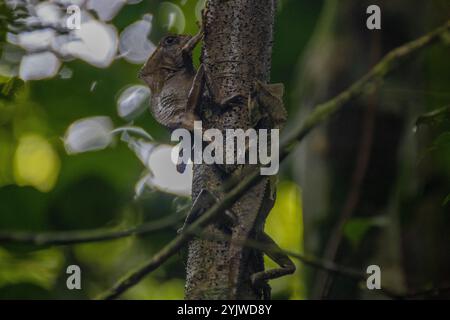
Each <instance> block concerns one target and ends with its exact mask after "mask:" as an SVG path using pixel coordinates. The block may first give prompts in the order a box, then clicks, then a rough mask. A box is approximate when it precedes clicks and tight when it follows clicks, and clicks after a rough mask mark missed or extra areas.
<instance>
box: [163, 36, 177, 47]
mask: <svg viewBox="0 0 450 320" xmlns="http://www.w3.org/2000/svg"><path fill="white" fill-rule="evenodd" d="M176 40H177V38H176V37H174V36H168V37H166V38H165V39H164V44H165V45H168V46H170V45H172V44H174V43H175V42H176Z"/></svg>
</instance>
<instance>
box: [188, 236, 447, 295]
mask: <svg viewBox="0 0 450 320" xmlns="http://www.w3.org/2000/svg"><path fill="white" fill-rule="evenodd" d="M196 234H197V235H198V236H199V237H200V238H203V239H206V240H212V241H228V242H230V243H233V244H236V245H240V246H245V247H248V248H253V249H257V250H261V251H263V252H265V253H282V254H285V255H288V256H290V257H292V258H295V259H297V260H299V261H300V262H301V263H303V264H304V265H305V266H308V267H311V268H316V269H319V270H323V271H325V272H327V273H330V274H334V275H339V276H343V277H346V278H349V279H352V280H354V281H357V282H360V281H366V280H367V273H364V272H363V271H359V270H357V269H353V268H349V267H346V266H342V265H339V264H337V263H335V262H333V261H331V260H322V259H319V258H316V257H312V256H307V255H304V254H300V253H297V252H293V251H289V250H285V249H282V248H279V247H278V248H275V247H273V246H268V245H266V244H264V243H262V242H259V241H256V240H254V239H247V240H237V239H232V238H231V236H229V235H225V234H224V235H221V236H218V235H217V234H213V233H208V232H201V230H197V231H196ZM373 292H375V293H376V292H381V293H383V294H384V295H386V296H387V297H389V298H392V299H398V300H407V299H414V298H418V297H426V296H438V295H441V294H444V293H450V287H435V288H430V289H423V290H420V291H416V292H408V293H400V292H398V291H397V290H394V289H392V288H388V287H385V286H382V287H381V288H380V289H378V290H375V291H373Z"/></svg>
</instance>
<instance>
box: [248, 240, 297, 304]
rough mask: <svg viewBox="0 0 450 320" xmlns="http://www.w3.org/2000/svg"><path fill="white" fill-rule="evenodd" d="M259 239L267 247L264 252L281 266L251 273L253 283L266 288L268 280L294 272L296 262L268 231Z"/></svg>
mask: <svg viewBox="0 0 450 320" xmlns="http://www.w3.org/2000/svg"><path fill="white" fill-rule="evenodd" d="M259 241H261V242H262V244H263V245H264V246H265V247H266V251H264V253H266V254H267V255H268V256H269V257H270V258H271V259H272V260H273V261H274V262H276V263H277V264H278V265H279V266H280V268H276V269H271V270H264V271H260V272H256V273H254V274H252V275H251V281H252V285H253V286H254V287H261V288H263V289H265V288H267V286H268V285H267V281H268V280H271V279H277V278H280V277H283V276H285V275H289V274H292V273H294V272H295V264H294V263H293V262H292V260H291V259H289V257H288V256H287V255H286V254H284V253H282V251H281V248H280V247H279V246H278V245H277V244H276V243H275V241H274V240H273V239H272V238H271V237H270V236H269V235H268V234H267V233H264V232H263V233H262V234H261V235H260V237H259ZM264 291H265V290H264ZM265 297H266V294H265Z"/></svg>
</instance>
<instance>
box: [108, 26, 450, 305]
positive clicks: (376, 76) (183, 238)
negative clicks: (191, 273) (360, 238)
mask: <svg viewBox="0 0 450 320" xmlns="http://www.w3.org/2000/svg"><path fill="white" fill-rule="evenodd" d="M449 29H450V20H449V21H447V23H446V24H444V25H443V26H441V27H439V28H437V29H436V30H434V31H432V32H430V33H428V34H426V35H424V36H422V37H421V38H418V39H416V40H414V41H411V42H408V43H406V44H404V45H402V46H400V47H398V48H397V49H394V50H393V51H391V52H390V53H388V54H387V55H386V56H385V57H384V58H383V59H382V60H381V61H380V62H379V63H378V64H376V65H375V66H374V67H373V68H372V69H371V70H370V71H369V73H367V74H366V75H365V76H364V77H362V78H361V79H360V80H359V81H357V82H356V83H355V84H353V85H352V86H350V88H349V89H347V90H345V91H344V92H342V93H340V94H339V95H338V96H336V97H335V98H333V99H331V100H329V101H328V102H325V103H323V104H320V105H318V106H317V107H316V108H315V110H314V111H313V112H312V113H311V114H310V115H309V116H308V117H307V118H306V119H305V121H304V123H303V124H302V125H301V126H300V127H299V128H298V129H297V130H293V131H292V132H291V133H290V134H289V135H287V136H286V137H285V139H284V140H283V142H282V144H281V156H280V160H281V161H283V160H284V159H285V158H286V157H287V156H288V155H289V153H290V151H291V150H292V148H293V147H294V146H295V145H296V144H297V143H298V142H300V141H301V140H303V139H304V138H305V137H306V136H307V135H308V133H309V132H310V131H311V130H312V129H314V128H315V127H316V126H318V125H319V124H321V123H322V122H324V121H325V120H327V119H328V118H330V117H331V116H332V115H333V114H335V113H336V112H337V111H338V110H339V109H340V108H342V107H343V106H344V105H345V104H346V103H348V102H349V101H350V100H352V99H354V98H356V97H358V96H359V95H361V94H363V93H364V92H365V91H366V90H367V88H368V87H369V85H374V84H377V83H378V82H379V81H380V80H382V79H383V78H384V77H385V76H386V75H387V74H388V73H389V72H391V71H392V70H393V69H394V68H395V66H397V65H398V63H399V62H401V61H402V60H403V59H404V58H405V57H408V56H410V55H411V54H413V53H416V52H417V51H418V50H420V49H422V48H424V47H426V46H429V45H431V44H432V43H434V42H435V41H437V40H438V39H439V38H440V37H441V36H442V35H443V34H444V33H445V32H447V31H448V30H449ZM261 178H262V176H260V175H259V170H254V171H253V172H252V173H250V174H249V175H247V176H246V177H245V179H244V180H243V181H241V182H240V183H239V184H238V185H237V186H236V187H235V188H234V189H233V190H231V192H229V193H227V194H226V195H225V197H224V198H223V200H222V201H221V202H219V203H216V204H215V205H214V206H213V207H211V208H210V209H209V210H207V211H206V212H205V213H204V214H203V215H202V216H201V217H200V218H199V219H197V220H196V221H195V222H194V223H193V224H191V225H189V226H188V227H187V228H186V229H185V230H184V232H183V233H182V234H180V235H178V236H177V237H176V238H175V239H174V240H172V241H171V242H170V243H168V244H167V245H166V246H165V247H163V248H162V249H161V251H159V252H158V253H157V254H156V255H155V256H153V257H152V258H151V259H150V260H149V261H148V262H147V263H145V264H143V265H142V266H141V267H139V268H137V269H136V270H134V271H132V272H130V273H129V274H128V275H127V276H125V277H124V278H123V279H122V280H120V281H119V282H117V283H116V285H114V287H113V288H111V289H110V290H108V291H107V292H106V293H104V294H103V295H101V297H100V298H102V299H115V298H117V297H118V296H120V295H121V294H122V293H123V292H125V291H126V290H128V289H129V288H131V287H132V286H134V285H136V284H137V283H138V282H139V281H140V280H141V279H142V278H143V277H145V276H146V275H147V274H149V273H150V272H152V271H153V270H155V269H157V268H158V267H159V266H160V265H161V264H163V263H164V262H165V261H166V260H167V259H169V258H170V257H171V256H172V255H174V254H176V253H177V252H178V251H179V249H180V248H181V247H183V246H184V245H185V244H186V243H187V242H188V241H189V240H190V239H192V237H193V236H194V234H195V230H198V229H201V228H204V227H206V226H207V225H208V224H209V223H210V222H212V221H214V220H215V219H216V218H218V216H219V215H220V213H221V212H224V211H225V210H226V209H228V208H229V207H231V206H232V205H233V203H234V202H235V201H236V200H237V199H239V198H240V197H241V196H242V195H243V194H244V193H245V192H246V191H247V190H248V189H249V188H250V187H252V186H253V185H254V184H255V183H257V182H258V181H259V180H260V179H261Z"/></svg>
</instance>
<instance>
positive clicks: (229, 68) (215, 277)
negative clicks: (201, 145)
mask: <svg viewBox="0 0 450 320" xmlns="http://www.w3.org/2000/svg"><path fill="white" fill-rule="evenodd" d="M274 14H275V0H228V1H225V0H209V1H208V2H207V5H206V16H205V21H204V27H205V37H204V47H203V52H202V63H203V64H204V66H205V70H206V74H207V76H208V77H207V86H206V87H207V88H208V90H207V91H208V93H207V94H205V95H204V97H203V101H202V105H201V112H202V120H203V128H204V129H205V128H217V129H219V130H222V131H223V130H225V129H237V128H240V129H244V130H246V129H248V128H249V127H250V122H249V120H248V111H247V107H246V103H247V99H241V100H239V102H236V103H232V104H227V105H226V106H221V105H220V103H221V102H223V101H226V100H228V99H230V98H232V97H235V96H241V97H248V95H249V93H250V90H251V89H252V88H253V86H254V83H255V81H256V80H261V81H264V82H268V80H269V77H270V64H271V53H272V39H273V22H274ZM234 169H235V167H233V166H229V165H226V166H222V167H219V166H217V165H204V164H197V165H194V178H193V188H192V198H193V199H196V197H197V196H198V194H199V193H200V192H201V190H202V189H207V190H208V191H210V192H211V193H213V194H214V195H216V196H217V197H218V198H219V199H220V198H221V197H223V194H224V193H223V192H224V191H223V189H222V187H223V185H224V181H225V180H226V178H227V176H228V174H229V173H231V172H232V171H233V170H234ZM266 183H267V181H266V180H265V181H262V182H261V183H259V184H257V185H255V186H254V187H253V188H252V189H251V190H250V191H249V192H247V194H245V195H244V196H243V197H242V198H241V199H240V200H239V201H238V202H236V203H235V205H234V206H233V207H232V210H233V212H234V213H235V214H236V215H237V218H238V223H237V225H236V226H234V227H233V228H232V230H231V234H235V233H236V232H239V230H242V229H244V228H247V227H250V228H251V227H252V226H246V225H245V224H249V223H252V222H251V221H247V220H246V216H249V215H251V214H252V212H255V210H257V211H258V212H259V217H258V219H257V222H256V223H257V224H259V226H257V227H258V228H260V229H261V228H263V225H264V221H265V217H266V215H267V214H268V211H270V209H271V207H272V205H273V200H270V197H268V194H267V192H266V188H265V185H266ZM207 232H211V233H222V232H224V231H223V229H222V228H219V227H217V226H215V225H211V226H209V227H208V228H207ZM233 246H235V245H230V244H229V242H226V241H210V240H202V239H194V240H192V241H191V242H190V244H189V248H188V251H189V253H188V261H187V270H186V271H187V272H186V273H187V279H186V292H185V295H186V298H187V299H229V298H239V299H259V298H261V296H262V293H261V289H258V288H253V287H252V286H251V283H250V275H251V274H252V273H253V272H256V271H261V270H262V269H263V268H264V265H263V259H262V253H260V252H256V251H254V250H250V249H243V250H242V251H241V253H240V254H234V253H233V252H236V250H232V248H233ZM234 249H236V246H235V247H234ZM238 249H239V248H238ZM236 266H238V268H237V270H238V272H239V274H240V275H242V276H241V277H239V281H238V283H237V284H235V283H233V281H232V280H231V279H232V278H233V273H235V272H236V268H235V267H236Z"/></svg>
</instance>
